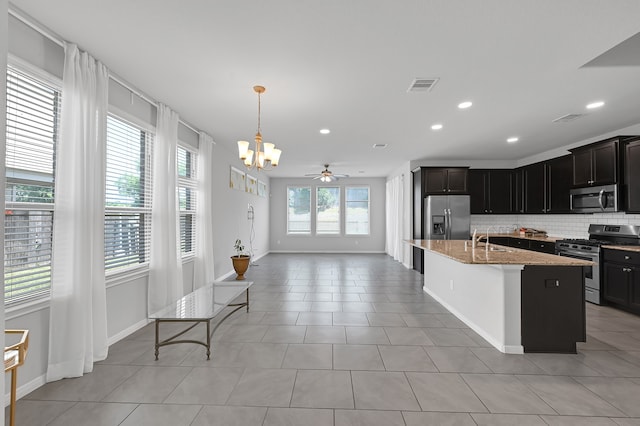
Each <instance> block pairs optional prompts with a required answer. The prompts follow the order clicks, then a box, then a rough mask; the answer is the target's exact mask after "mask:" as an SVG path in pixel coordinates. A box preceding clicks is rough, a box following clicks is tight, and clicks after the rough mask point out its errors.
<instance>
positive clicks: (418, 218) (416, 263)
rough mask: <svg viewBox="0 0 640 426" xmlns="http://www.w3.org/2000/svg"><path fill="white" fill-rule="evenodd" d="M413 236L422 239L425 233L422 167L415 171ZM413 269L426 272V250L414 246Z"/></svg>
mask: <svg viewBox="0 0 640 426" xmlns="http://www.w3.org/2000/svg"><path fill="white" fill-rule="evenodd" d="M412 175H413V238H414V239H417V240H421V239H422V238H423V237H424V235H423V232H422V223H423V220H424V216H423V211H422V200H423V199H424V189H423V187H422V175H423V173H422V169H421V168H418V169H416V170H414V171H413V174H412ZM412 249H413V269H414V270H416V271H418V272H420V273H421V274H422V273H423V272H424V266H423V265H424V261H423V259H424V250H422V249H419V248H417V247H413V246H412Z"/></svg>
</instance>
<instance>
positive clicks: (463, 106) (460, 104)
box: [458, 101, 473, 109]
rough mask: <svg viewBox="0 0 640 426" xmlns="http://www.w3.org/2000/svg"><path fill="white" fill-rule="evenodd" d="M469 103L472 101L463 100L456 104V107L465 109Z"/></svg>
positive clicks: (471, 103)
mask: <svg viewBox="0 0 640 426" xmlns="http://www.w3.org/2000/svg"><path fill="white" fill-rule="evenodd" d="M471 105H473V102H471V101H464V102H461V103H459V104H458V108H460V109H467V108H469V107H470V106H471Z"/></svg>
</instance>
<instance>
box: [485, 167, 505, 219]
mask: <svg viewBox="0 0 640 426" xmlns="http://www.w3.org/2000/svg"><path fill="white" fill-rule="evenodd" d="M488 198H489V203H488V204H489V213H511V170H491V171H490V172H489V196H488Z"/></svg>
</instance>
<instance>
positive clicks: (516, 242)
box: [509, 238, 529, 250]
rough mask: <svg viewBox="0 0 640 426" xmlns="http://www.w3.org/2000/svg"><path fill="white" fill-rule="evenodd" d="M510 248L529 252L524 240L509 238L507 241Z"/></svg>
mask: <svg viewBox="0 0 640 426" xmlns="http://www.w3.org/2000/svg"><path fill="white" fill-rule="evenodd" d="M509 245H510V246H511V247H516V248H520V249H524V250H529V240H527V239H526V238H511V241H509Z"/></svg>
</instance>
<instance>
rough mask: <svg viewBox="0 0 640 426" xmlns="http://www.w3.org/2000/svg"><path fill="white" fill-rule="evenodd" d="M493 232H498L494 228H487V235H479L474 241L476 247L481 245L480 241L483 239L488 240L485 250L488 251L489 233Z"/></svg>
mask: <svg viewBox="0 0 640 426" xmlns="http://www.w3.org/2000/svg"><path fill="white" fill-rule="evenodd" d="M490 230H492V231H493V232H497V231H496V229H495V228H494V227H493V226H487V233H486V234H485V235H478V236H477V237H476V240H475V241H474V243H475V244H474V245H475V246H477V245H478V244H480V243H481V241H480V240H482V238H486V241H485V242H484V245H485V248H486V249H487V250H489V231H490Z"/></svg>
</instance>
